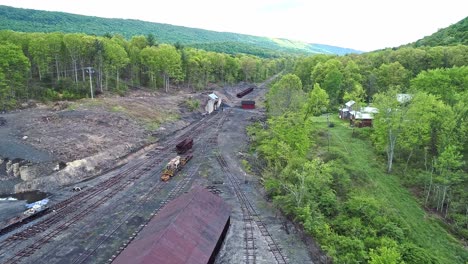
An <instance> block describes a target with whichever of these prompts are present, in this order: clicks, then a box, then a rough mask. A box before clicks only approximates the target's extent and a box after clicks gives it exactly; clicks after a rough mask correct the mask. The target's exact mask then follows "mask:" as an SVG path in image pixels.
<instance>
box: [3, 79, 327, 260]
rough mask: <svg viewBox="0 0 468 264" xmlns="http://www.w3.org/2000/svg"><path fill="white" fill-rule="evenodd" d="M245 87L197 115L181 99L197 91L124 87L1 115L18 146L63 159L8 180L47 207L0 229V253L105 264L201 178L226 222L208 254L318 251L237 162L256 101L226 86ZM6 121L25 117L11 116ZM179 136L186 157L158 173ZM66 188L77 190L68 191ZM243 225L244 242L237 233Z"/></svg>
mask: <svg viewBox="0 0 468 264" xmlns="http://www.w3.org/2000/svg"><path fill="white" fill-rule="evenodd" d="M248 86H249V84H239V85H236V86H226V87H223V88H220V89H218V90H217V91H216V93H217V94H218V95H219V96H220V97H222V98H224V99H225V101H226V103H227V105H226V106H225V107H224V108H223V110H222V111H221V110H219V111H216V112H215V113H213V114H211V115H206V116H204V115H202V112H203V106H202V105H200V107H199V108H197V109H195V111H193V112H192V111H189V110H188V108H187V106H186V104H185V102H186V100H187V99H189V98H191V99H196V100H199V101H200V102H203V100H204V98H205V97H206V93H205V94H189V93H185V94H182V93H181V94H172V95H165V94H160V95H157V94H150V93H148V94H138V93H134V94H133V95H132V96H131V97H127V98H102V99H98V100H95V101H91V100H85V101H83V102H77V103H73V104H71V105H68V106H66V107H65V108H64V109H62V110H58V111H52V110H49V109H42V108H41V109H34V110H26V111H22V112H16V113H11V114H7V115H5V119H6V120H7V124H8V125H9V126H8V127H5V126H4V127H3V128H1V127H0V131H1V129H5V130H4V131H7V130H8V131H9V132H8V135H9V136H10V137H11V138H13V139H14V140H15V142H16V143H18V146H21V145H25V146H27V147H28V148H31V149H35V150H37V151H39V152H40V153H42V154H41V155H44V157H45V158H44V160H43V163H46V164H55V163H57V164H56V165H60V164H59V162H60V161H62V162H63V163H64V164H65V165H66V166H64V167H63V168H59V170H58V171H55V172H53V173H52V175H50V176H42V177H40V176H38V177H37V178H34V179H32V180H27V181H24V180H21V179H20V180H18V179H17V181H20V182H19V183H16V190H19V189H28V188H32V189H36V188H39V189H42V190H45V191H49V192H50V196H49V199H50V202H49V206H50V208H51V210H52V211H51V212H49V213H47V214H46V215H45V216H42V217H40V218H38V219H36V220H34V221H31V222H30V223H28V224H27V225H24V226H21V227H19V228H17V229H15V230H14V231H11V232H9V233H6V234H1V235H0V262H7V261H18V262H24V263H30V262H31V263H32V262H34V263H109V262H111V261H112V260H113V259H114V258H115V257H116V256H117V255H118V254H119V253H120V252H121V251H122V250H123V249H124V248H125V247H126V245H128V243H130V242H131V241H132V240H133V238H135V237H136V236H137V235H138V232H139V231H140V230H141V229H142V228H143V227H144V225H145V224H146V223H147V222H148V221H149V220H150V219H151V218H152V216H153V215H155V214H157V213H158V211H159V210H160V209H161V208H163V207H164V205H165V204H166V203H168V202H170V201H171V200H172V199H174V198H175V197H177V196H178V195H180V194H181V193H183V192H185V191H187V190H189V189H190V188H191V186H193V185H201V186H204V187H206V188H207V189H209V190H211V191H213V192H214V193H216V194H218V195H220V196H221V197H223V198H224V199H225V200H226V201H227V202H228V203H229V204H230V205H231V206H232V214H231V226H230V228H229V231H228V234H227V237H226V240H225V242H224V244H223V246H222V248H221V251H220V253H219V255H218V257H217V259H216V263H313V259H320V256H312V254H311V253H310V252H312V251H314V250H313V248H311V246H310V245H309V244H308V243H305V242H303V239H302V237H301V232H300V231H299V230H298V229H296V228H295V227H294V226H293V225H292V224H291V223H289V222H288V221H287V220H285V219H284V217H282V216H281V214H280V212H278V211H276V209H275V208H274V207H273V206H272V204H270V203H269V202H268V201H266V200H265V199H264V197H263V195H262V193H263V192H262V188H261V185H260V184H259V183H258V177H257V176H253V175H250V174H249V173H248V172H246V171H245V170H244V168H243V167H242V160H244V159H246V157H247V156H248V155H249V154H248V153H247V149H248V137H247V135H246V132H245V127H246V126H247V125H249V124H250V123H252V122H253V121H254V120H258V119H259V118H260V119H261V118H263V115H264V111H263V109H261V108H260V109H256V110H243V109H240V107H239V106H240V101H241V99H237V98H236V97H235V95H236V93H238V92H240V91H242V90H243V89H245V88H247V87H248ZM139 93H141V92H139ZM264 93H265V89H264V88H263V86H262V85H260V86H258V87H257V89H255V90H254V92H252V93H251V94H249V95H247V96H245V97H244V98H242V100H256V101H261V98H263V96H264ZM260 106H261V103H260ZM61 107H62V106H61ZM28 111H30V112H29V114H28ZM25 112H26V113H25ZM44 117H45V121H44ZM154 117H157V118H154ZM20 118H23V119H20ZM12 120H24V121H23V122H24V124H27V125H20V124H19V123H17V124H15V125H12V123H11V121H12ZM155 120H156V121H155ZM34 124H35V125H34ZM61 125H64V126H65V128H64V127H62V126H61ZM59 131H60V132H59ZM13 132H15V133H13ZM49 133H51V134H52V135H49ZM54 133H55V134H54ZM24 136H27V138H26V139H23V137H24ZM186 136H191V137H193V139H194V146H193V149H192V152H191V154H192V155H193V159H192V160H191V161H189V163H188V164H187V165H186V166H185V167H184V168H183V170H182V171H181V172H180V173H179V174H178V175H177V176H175V177H173V178H171V180H170V181H169V182H167V183H163V182H161V181H160V179H159V177H160V175H161V171H162V169H163V168H164V167H165V165H166V164H167V162H168V160H170V159H171V158H172V157H173V156H175V155H176V154H175V152H174V150H173V147H174V144H175V143H176V142H178V140H180V139H181V138H184V137H186ZM38 139H39V140H38ZM26 142H27V143H26ZM46 142H53V143H54V144H55V145H53V146H49V145H48V144H46ZM18 148H21V147H18ZM137 150H138V151H137ZM41 155H38V156H41ZM16 158H17V159H26V156H21V157H16ZM29 161H31V159H29ZM23 162H24V161H23ZM29 163H33V162H29ZM36 163H39V161H36ZM115 166H117V168H116V169H113V170H111V168H114V167H115ZM59 167H60V166H59ZM71 168H74V170H72V169H71ZM96 175H98V176H96ZM14 177H15V176H14V175H13V176H12V175H4V176H3V179H10V180H11V179H12V178H14ZM5 181H8V180H5ZM72 187H80V188H81V191H80V192H79V193H78V194H77V193H76V192H73V191H72ZM22 206H24V202H20V201H16V202H15V205H13V204H9V205H8V206H7V204H6V203H4V204H3V207H2V202H0V210H1V211H2V212H6V209H7V208H8V210H9V211H8V212H9V213H8V215H9V216H10V217H12V216H14V215H15V213H18V212H17V211H15V210H14V209H15V208H19V207H22ZM3 210H5V211H3ZM7 220H8V219H7ZM3 225H5V223H3ZM246 227H249V229H250V230H251V234H250V235H251V236H252V238H253V240H252V241H253V244H248V243H247V242H246V233H245V230H246V229H245V228H246ZM36 230H40V231H36ZM13 234H15V236H13ZM22 236H24V237H25V238H24V239H17V238H18V237H22ZM15 263H16V262H15ZM317 263H318V262H317Z"/></svg>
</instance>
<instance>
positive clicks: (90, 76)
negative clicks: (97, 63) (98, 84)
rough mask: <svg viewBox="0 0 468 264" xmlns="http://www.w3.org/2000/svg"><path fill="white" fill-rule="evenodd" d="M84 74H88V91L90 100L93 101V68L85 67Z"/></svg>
mask: <svg viewBox="0 0 468 264" xmlns="http://www.w3.org/2000/svg"><path fill="white" fill-rule="evenodd" d="M86 72H87V73H89V89H90V90H91V99H94V96H93V73H94V69H93V67H86Z"/></svg>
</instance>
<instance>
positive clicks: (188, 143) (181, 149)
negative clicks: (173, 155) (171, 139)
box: [176, 138, 193, 154]
mask: <svg viewBox="0 0 468 264" xmlns="http://www.w3.org/2000/svg"><path fill="white" fill-rule="evenodd" d="M192 146H193V139H192V138H185V139H184V140H182V141H181V142H179V144H177V145H176V151H177V154H184V153H185V152H187V150H189V149H191V148H192Z"/></svg>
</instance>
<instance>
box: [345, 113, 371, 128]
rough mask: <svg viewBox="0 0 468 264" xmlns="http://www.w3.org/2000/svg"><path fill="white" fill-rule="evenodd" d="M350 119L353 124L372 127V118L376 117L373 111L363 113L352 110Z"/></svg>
mask: <svg viewBox="0 0 468 264" xmlns="http://www.w3.org/2000/svg"><path fill="white" fill-rule="evenodd" d="M350 116H351V118H350V120H349V123H350V124H351V125H356V123H357V126H358V127H359V128H361V127H372V120H373V119H374V116H373V115H372V113H363V112H358V111H351V112H350Z"/></svg>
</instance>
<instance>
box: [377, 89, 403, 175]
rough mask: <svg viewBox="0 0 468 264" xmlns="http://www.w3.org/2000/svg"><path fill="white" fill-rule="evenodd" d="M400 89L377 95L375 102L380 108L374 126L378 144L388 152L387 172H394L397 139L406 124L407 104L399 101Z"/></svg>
mask: <svg viewBox="0 0 468 264" xmlns="http://www.w3.org/2000/svg"><path fill="white" fill-rule="evenodd" d="M397 93H398V91H397V90H395V89H390V90H388V91H386V92H383V93H379V94H376V95H375V99H374V104H375V106H376V107H377V108H378V109H379V113H378V114H376V116H375V119H374V122H373V126H374V134H373V137H374V140H375V142H376V146H377V147H378V148H379V149H380V150H383V151H385V153H386V154H387V172H388V173H390V172H392V165H393V160H394V155H395V149H396V146H397V140H398V139H399V136H400V134H401V132H402V130H403V127H404V125H405V118H406V112H407V108H408V107H407V106H406V105H402V104H400V103H399V102H398V101H397V96H396V95H397Z"/></svg>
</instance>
